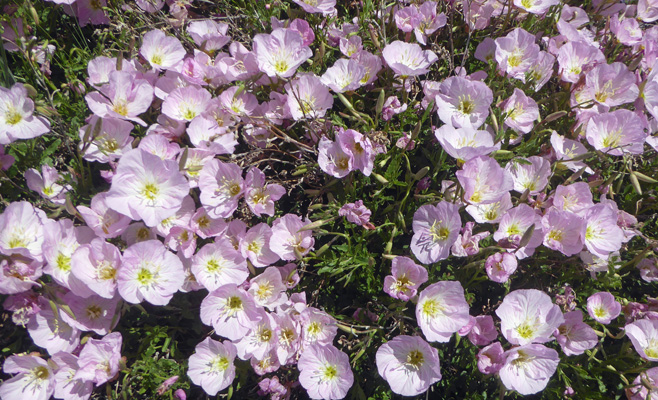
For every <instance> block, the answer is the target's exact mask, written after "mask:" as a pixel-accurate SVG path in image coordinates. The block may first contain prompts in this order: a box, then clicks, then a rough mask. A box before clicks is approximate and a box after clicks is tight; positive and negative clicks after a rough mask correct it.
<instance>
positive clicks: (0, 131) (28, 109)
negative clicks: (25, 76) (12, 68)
mask: <svg viewBox="0 0 658 400" xmlns="http://www.w3.org/2000/svg"><path fill="white" fill-rule="evenodd" d="M33 112H34V102H33V101H32V100H31V99H29V98H28V97H27V89H25V86H23V84H22V83H16V84H14V86H12V87H11V88H10V89H5V88H3V87H0V144H9V143H12V142H14V141H16V140H18V139H32V138H35V137H37V136H41V135H43V134H44V133H47V132H48V131H50V123H49V122H48V120H46V119H45V118H42V117H36V116H33V115H32V113H33Z"/></svg>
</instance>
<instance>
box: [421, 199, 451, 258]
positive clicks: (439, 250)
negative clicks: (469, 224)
mask: <svg viewBox="0 0 658 400" xmlns="http://www.w3.org/2000/svg"><path fill="white" fill-rule="evenodd" d="M460 229H461V217H460V216H459V206H458V205H456V204H453V203H448V202H446V201H442V202H440V203H439V204H437V205H436V206H433V205H429V204H428V205H424V206H421V207H420V208H419V209H418V210H417V211H416V212H415V213H414V220H413V230H414V236H413V238H412V239H411V251H412V252H413V253H414V255H415V256H416V258H418V260H419V261H420V262H422V263H424V264H432V263H435V262H437V261H439V260H444V259H446V258H448V256H449V255H450V247H451V246H452V245H453V244H454V243H455V241H456V240H457V237H458V236H459V230H460Z"/></svg>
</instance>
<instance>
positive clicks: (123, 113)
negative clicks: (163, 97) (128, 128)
mask: <svg viewBox="0 0 658 400" xmlns="http://www.w3.org/2000/svg"><path fill="white" fill-rule="evenodd" d="M99 90H100V91H99V92H91V93H89V94H87V95H86V96H85V100H86V101H87V105H89V109H90V110H91V111H92V112H93V113H94V114H96V115H97V116H99V117H101V118H107V117H110V118H118V119H124V120H129V121H134V122H137V123H138V124H140V125H142V126H146V123H145V122H144V121H143V120H142V119H140V118H139V117H138V115H140V114H142V113H144V112H146V111H147V110H148V109H149V107H150V106H151V103H152V102H153V86H152V85H151V84H150V83H149V82H148V81H147V80H145V79H140V78H137V74H136V73H135V72H128V71H123V70H122V71H113V72H111V73H110V78H109V83H107V84H105V85H103V86H101V87H100V88H99Z"/></svg>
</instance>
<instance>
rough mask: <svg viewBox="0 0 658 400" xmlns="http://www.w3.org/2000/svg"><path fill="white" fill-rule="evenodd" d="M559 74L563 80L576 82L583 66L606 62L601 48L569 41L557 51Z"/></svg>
mask: <svg viewBox="0 0 658 400" xmlns="http://www.w3.org/2000/svg"><path fill="white" fill-rule="evenodd" d="M557 62H558V65H559V66H560V68H559V71H558V72H559V74H560V77H561V78H562V80H563V81H565V82H572V83H576V82H578V80H579V79H580V74H581V73H582V72H583V66H594V65H596V64H598V63H606V59H605V56H604V55H603V53H602V52H601V50H599V49H597V48H596V47H594V46H591V45H589V44H587V43H584V42H580V41H579V42H567V43H565V44H564V45H563V46H562V47H560V49H559V50H558V52H557Z"/></svg>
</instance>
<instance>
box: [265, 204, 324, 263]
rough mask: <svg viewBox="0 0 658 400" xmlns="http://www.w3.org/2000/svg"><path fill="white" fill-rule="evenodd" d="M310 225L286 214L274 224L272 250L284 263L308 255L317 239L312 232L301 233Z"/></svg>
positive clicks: (298, 217)
mask: <svg viewBox="0 0 658 400" xmlns="http://www.w3.org/2000/svg"><path fill="white" fill-rule="evenodd" d="M308 223H309V221H308V220H302V218H301V217H300V216H298V215H295V214H286V215H284V216H283V217H281V218H277V219H275V220H274V222H273V223H272V236H271V237H270V249H272V251H274V252H275V253H276V254H278V255H279V257H281V259H282V260H284V261H293V260H296V259H298V258H299V257H303V256H305V255H306V254H308V252H309V251H311V249H313V245H314V244H315V239H313V233H312V232H311V231H310V230H306V231H302V232H299V230H300V229H301V228H303V227H304V226H306V225H307V224H308Z"/></svg>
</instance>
